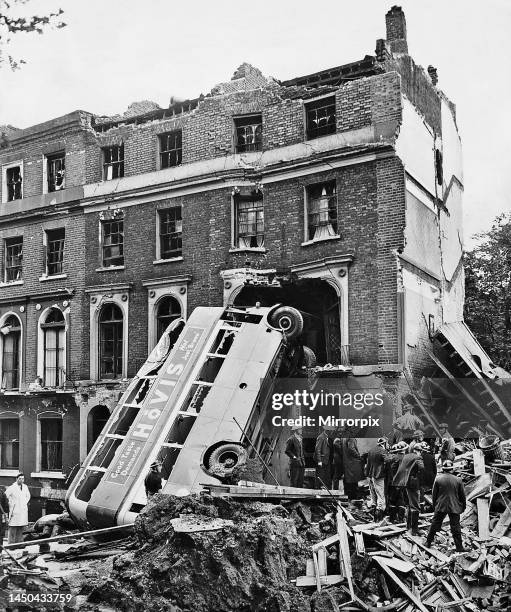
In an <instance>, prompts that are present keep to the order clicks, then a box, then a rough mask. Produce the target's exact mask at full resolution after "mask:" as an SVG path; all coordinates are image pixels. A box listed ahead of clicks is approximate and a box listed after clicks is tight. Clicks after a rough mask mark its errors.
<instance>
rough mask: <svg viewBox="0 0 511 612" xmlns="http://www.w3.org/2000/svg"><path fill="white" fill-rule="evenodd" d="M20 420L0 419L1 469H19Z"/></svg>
mask: <svg viewBox="0 0 511 612" xmlns="http://www.w3.org/2000/svg"><path fill="white" fill-rule="evenodd" d="M19 444H20V420H19V419H0V469H1V470H17V469H19Z"/></svg>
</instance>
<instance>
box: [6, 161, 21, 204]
mask: <svg viewBox="0 0 511 612" xmlns="http://www.w3.org/2000/svg"><path fill="white" fill-rule="evenodd" d="M16 167H19V168H20V175H21V197H19V198H14V199H11V200H9V199H8V197H7V196H8V188H7V171H8V170H11V169H12V168H16ZM23 182H24V173H23V160H22V159H20V160H16V161H13V162H10V163H8V164H4V165H3V166H2V204H7V203H9V202H16V201H17V200H22V199H23Z"/></svg>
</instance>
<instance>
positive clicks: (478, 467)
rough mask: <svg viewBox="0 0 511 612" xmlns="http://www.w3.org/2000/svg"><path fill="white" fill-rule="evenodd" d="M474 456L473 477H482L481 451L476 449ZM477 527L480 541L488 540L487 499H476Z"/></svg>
mask: <svg viewBox="0 0 511 612" xmlns="http://www.w3.org/2000/svg"><path fill="white" fill-rule="evenodd" d="M473 456H474V475H475V476H482V475H483V474H485V473H486V467H485V463H484V454H483V451H482V450H480V449H478V448H476V449H474V451H473ZM476 503H477V525H478V529H479V537H480V538H481V539H482V540H488V539H489V537H490V529H489V527H490V504H489V501H488V500H487V499H483V498H481V497H478V498H477V502H476Z"/></svg>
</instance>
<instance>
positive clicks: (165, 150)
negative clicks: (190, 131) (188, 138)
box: [159, 130, 183, 170]
mask: <svg viewBox="0 0 511 612" xmlns="http://www.w3.org/2000/svg"><path fill="white" fill-rule="evenodd" d="M159 138H160V168H161V169H162V170H163V169H164V168H172V167H173V166H179V165H180V164H181V161H182V158H183V133H182V131H181V130H175V131H174V132H169V133H168V134H161V135H160V136H159Z"/></svg>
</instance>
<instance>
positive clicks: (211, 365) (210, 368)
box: [197, 357, 225, 383]
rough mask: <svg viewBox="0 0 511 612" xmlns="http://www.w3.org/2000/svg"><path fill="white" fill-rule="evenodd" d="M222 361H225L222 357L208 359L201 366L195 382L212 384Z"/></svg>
mask: <svg viewBox="0 0 511 612" xmlns="http://www.w3.org/2000/svg"><path fill="white" fill-rule="evenodd" d="M224 361H225V359H224V358H223V357H208V358H207V359H206V361H205V362H204V365H203V366H202V369H201V371H200V373H199V376H198V377H197V380H200V381H201V382H208V383H212V382H214V381H215V378H216V377H217V374H218V372H219V371H220V368H221V367H222V366H223V364H224Z"/></svg>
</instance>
